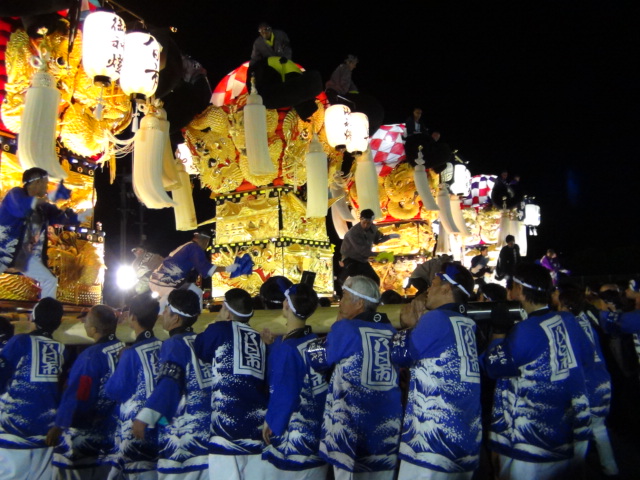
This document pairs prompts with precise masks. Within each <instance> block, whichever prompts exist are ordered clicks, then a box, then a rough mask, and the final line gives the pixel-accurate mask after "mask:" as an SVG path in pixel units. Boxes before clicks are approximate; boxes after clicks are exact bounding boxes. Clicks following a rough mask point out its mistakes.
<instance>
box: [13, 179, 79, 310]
mask: <svg viewBox="0 0 640 480" xmlns="http://www.w3.org/2000/svg"><path fill="white" fill-rule="evenodd" d="M22 183H23V186H22V187H14V188H12V189H11V190H9V192H8V193H7V195H6V196H5V197H4V198H3V199H2V204H0V273H4V272H9V273H17V272H20V273H22V274H23V275H25V276H27V277H29V278H33V279H34V280H35V281H37V282H38V283H39V284H40V289H41V290H42V291H41V294H40V297H41V298H45V297H51V298H55V297H56V293H57V290H58V279H57V278H56V277H55V276H54V275H53V274H52V273H51V271H49V269H48V268H47V266H46V264H47V260H46V258H47V257H46V255H47V227H48V226H49V225H69V224H76V223H78V217H77V215H76V214H75V213H74V212H73V210H71V209H70V208H69V209H67V210H65V211H62V210H60V209H59V208H57V207H56V206H55V205H53V204H51V203H49V202H48V201H47V198H46V196H47V186H48V184H49V175H48V173H47V171H46V170H43V169H41V168H37V167H34V168H30V169H29V170H25V171H24V173H23V174H22Z"/></svg>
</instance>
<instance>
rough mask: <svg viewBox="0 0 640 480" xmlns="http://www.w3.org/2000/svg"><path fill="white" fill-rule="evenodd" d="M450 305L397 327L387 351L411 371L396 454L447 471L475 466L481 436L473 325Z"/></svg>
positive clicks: (433, 468) (477, 370)
mask: <svg viewBox="0 0 640 480" xmlns="http://www.w3.org/2000/svg"><path fill="white" fill-rule="evenodd" d="M454 307H456V305H454V304H447V305H443V306H441V307H440V308H438V309H436V310H432V311H430V312H427V313H426V314H424V315H423V316H422V317H421V318H420V320H419V321H418V324H417V325H416V327H415V328H414V329H413V330H411V331H406V332H400V333H399V334H398V335H397V336H396V337H395V338H394V344H393V357H392V358H393V360H394V362H397V363H398V364H399V365H401V366H406V367H410V371H411V382H410V385H409V397H408V401H407V407H406V411H405V416H404V426H403V430H402V440H401V443H400V458H401V459H402V460H405V461H407V462H409V463H413V464H415V465H419V466H422V467H426V468H428V469H431V470H435V471H439V472H447V473H458V472H470V471H473V470H475V469H476V468H477V467H478V464H479V458H480V457H479V455H480V442H481V440H482V425H481V421H480V408H481V407H480V366H479V363H478V354H477V349H476V337H475V328H476V326H475V323H474V322H473V320H471V319H470V318H467V317H465V316H464V315H463V314H461V313H460V312H459V311H456V309H454Z"/></svg>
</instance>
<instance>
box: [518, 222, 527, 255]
mask: <svg viewBox="0 0 640 480" xmlns="http://www.w3.org/2000/svg"><path fill="white" fill-rule="evenodd" d="M515 223H516V227H517V231H518V234H517V235H515V237H516V243H517V244H518V246H519V247H520V255H522V256H523V257H526V256H527V250H528V244H527V226H526V225H525V224H524V222H521V221H516V222H515Z"/></svg>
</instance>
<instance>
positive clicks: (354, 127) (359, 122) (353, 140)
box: [347, 112, 369, 152]
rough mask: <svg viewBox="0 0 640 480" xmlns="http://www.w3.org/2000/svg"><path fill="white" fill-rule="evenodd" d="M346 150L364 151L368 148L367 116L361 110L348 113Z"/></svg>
mask: <svg viewBox="0 0 640 480" xmlns="http://www.w3.org/2000/svg"><path fill="white" fill-rule="evenodd" d="M347 136H348V138H347V151H349V152H364V151H366V150H367V148H369V118H368V117H367V116H366V115H365V114H364V113H361V112H352V113H351V114H349V130H348V132H347Z"/></svg>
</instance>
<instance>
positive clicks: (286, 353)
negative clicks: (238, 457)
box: [262, 327, 328, 470]
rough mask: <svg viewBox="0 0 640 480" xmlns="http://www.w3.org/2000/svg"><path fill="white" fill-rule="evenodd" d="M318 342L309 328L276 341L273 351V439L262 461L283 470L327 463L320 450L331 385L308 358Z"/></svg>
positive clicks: (270, 376)
mask: <svg viewBox="0 0 640 480" xmlns="http://www.w3.org/2000/svg"><path fill="white" fill-rule="evenodd" d="M317 338H318V336H317V335H315V334H314V333H311V328H309V327H306V328H305V329H300V330H297V331H293V332H291V334H289V335H287V336H285V338H278V339H276V341H275V342H274V343H273V344H272V345H271V346H270V348H269V357H268V360H267V366H268V381H269V404H268V406H267V415H266V422H267V424H268V425H269V427H270V428H271V430H272V432H273V435H272V436H271V444H270V445H269V446H267V447H266V448H265V450H264V452H263V453H262V458H263V459H264V460H267V461H269V462H271V463H272V464H273V465H275V466H276V467H277V468H279V469H281V470H304V469H308V468H314V467H318V466H320V465H323V464H324V463H325V462H324V461H323V460H322V459H321V458H320V457H319V455H318V449H319V446H320V431H321V427H322V414H323V413H324V404H325V399H326V396H327V389H328V385H327V382H326V380H325V379H324V376H323V375H322V374H320V373H318V372H316V371H315V370H314V369H313V368H312V367H311V366H310V365H309V364H308V363H307V358H306V355H305V351H306V349H307V346H308V345H309V343H310V342H312V341H314V340H315V339H317Z"/></svg>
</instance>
